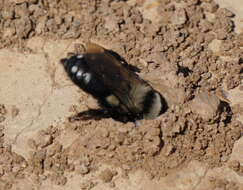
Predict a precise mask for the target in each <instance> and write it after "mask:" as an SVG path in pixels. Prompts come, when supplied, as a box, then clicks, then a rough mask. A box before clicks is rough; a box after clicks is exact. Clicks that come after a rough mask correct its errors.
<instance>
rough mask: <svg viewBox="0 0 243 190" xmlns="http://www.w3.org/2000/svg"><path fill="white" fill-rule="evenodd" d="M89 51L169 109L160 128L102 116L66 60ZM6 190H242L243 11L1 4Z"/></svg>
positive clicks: (76, 0)
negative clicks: (100, 53)
mask: <svg viewBox="0 0 243 190" xmlns="http://www.w3.org/2000/svg"><path fill="white" fill-rule="evenodd" d="M87 40H91V41H93V42H95V43H98V44H100V45H102V46H104V47H106V48H108V49H112V50H113V51H115V52H117V53H119V54H120V55H121V56H123V57H124V58H125V59H126V60H127V62H128V63H129V64H131V65H134V66H136V67H137V68H139V70H140V71H139V73H138V74H139V75H140V76H141V78H143V79H145V80H147V81H149V82H150V83H151V85H152V86H153V87H154V88H155V89H157V90H158V91H159V92H161V94H163V96H164V97H165V99H166V101H167V102H168V105H169V109H168V111H167V112H166V113H164V114H162V115H161V116H160V117H158V118H157V119H155V120H152V121H142V122H141V123H142V124H141V126H140V127H138V128H135V126H134V124H133V123H121V122H118V121H114V120H112V119H111V118H103V119H101V120H93V119H91V120H86V121H82V120H78V119H77V120H74V119H72V120H70V119H69V118H70V117H71V116H74V115H75V114H77V113H79V112H82V111H85V110H88V109H91V108H97V107H98V105H97V103H96V101H95V100H94V99H93V98H92V97H91V96H90V95H88V94H86V93H84V92H83V91H81V90H80V89H78V87H76V86H74V85H73V84H72V83H71V82H70V80H69V79H68V77H67V76H66V75H65V73H64V71H63V68H62V67H61V66H60V65H59V60H60V59H61V58H64V57H65V56H66V55H67V53H68V52H74V51H75V49H76V48H75V47H77V45H78V44H79V43H84V42H86V41H87ZM0 47H1V49H0V60H1V65H0V73H1V74H0V85H1V87H0V190H7V189H15V190H23V189H25V190H32V189H33V190H44V189H45V190H46V189H53V190H65V189H75V190H76V189H77V190H79V189H81V190H90V189H95V190H98V189H100V190H101V189H116V190H124V189H126V190H138V189H139V190H147V189H153V190H160V189H163V190H243V149H242V148H243V137H242V135H243V84H242V79H243V6H242V2H241V0H233V1H232V2H231V3H229V2H228V1H227V0H215V1H213V0H147V1H146V0H128V1H126V0H93V1H88V0H44V1H43V0H0Z"/></svg>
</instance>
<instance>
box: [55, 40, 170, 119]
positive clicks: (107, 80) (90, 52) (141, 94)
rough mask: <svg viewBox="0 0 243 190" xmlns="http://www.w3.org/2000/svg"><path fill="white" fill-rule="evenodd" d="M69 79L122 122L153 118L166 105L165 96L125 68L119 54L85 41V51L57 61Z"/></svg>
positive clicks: (162, 110)
mask: <svg viewBox="0 0 243 190" xmlns="http://www.w3.org/2000/svg"><path fill="white" fill-rule="evenodd" d="M60 62H61V63H62V65H63V66H64V69H65V71H66V73H67V75H68V76H69V77H70V79H71V80H72V81H73V82H74V83H75V84H76V85H77V86H79V87H80V88H81V89H82V90H84V91H85V92H87V93H89V94H91V95H92V96H93V97H94V98H96V99H97V100H98V102H99V104H100V106H101V107H102V108H104V110H106V111H107V112H108V113H109V114H110V115H111V117H113V118H119V119H118V120H121V121H123V122H127V121H137V120H141V119H147V120H150V119H155V118H156V117H158V116H159V115H160V114H162V113H164V112H165V111H166V109H167V103H166V101H165V99H164V97H163V96H162V95H161V94H160V93H159V92H158V91H156V90H154V89H153V88H152V86H151V85H150V84H149V83H148V82H146V81H145V80H143V79H141V78H140V77H139V76H138V75H137V74H136V73H135V72H133V71H132V70H131V69H129V68H128V64H127V63H126V62H125V60H124V59H123V58H122V57H121V56H119V54H117V53H115V52H113V51H111V50H107V49H105V48H103V47H101V46H99V45H97V44H94V43H91V42H89V43H87V44H86V50H85V53H82V54H73V55H71V56H70V57H67V58H64V59H61V61H60Z"/></svg>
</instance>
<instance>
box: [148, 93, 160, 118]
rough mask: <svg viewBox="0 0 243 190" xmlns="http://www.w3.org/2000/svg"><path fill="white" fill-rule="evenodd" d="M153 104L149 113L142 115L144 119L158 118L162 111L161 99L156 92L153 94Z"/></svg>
mask: <svg viewBox="0 0 243 190" xmlns="http://www.w3.org/2000/svg"><path fill="white" fill-rule="evenodd" d="M154 95H155V96H154V99H153V104H152V105H151V107H150V109H149V112H148V113H146V114H144V119H155V118H156V117H157V116H159V114H160V111H161V109H162V105H161V98H160V95H159V94H158V93H157V92H154Z"/></svg>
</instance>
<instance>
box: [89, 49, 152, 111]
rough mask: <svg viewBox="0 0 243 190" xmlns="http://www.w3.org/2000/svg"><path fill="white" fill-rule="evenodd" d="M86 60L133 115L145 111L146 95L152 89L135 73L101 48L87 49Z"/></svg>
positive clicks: (92, 70) (90, 67)
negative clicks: (144, 99)
mask: <svg viewBox="0 0 243 190" xmlns="http://www.w3.org/2000/svg"><path fill="white" fill-rule="evenodd" d="M85 60H86V62H87V63H88V66H89V69H90V70H91V72H93V73H94V74H95V75H96V76H97V77H98V78H99V79H100V80H102V81H103V83H104V84H105V85H106V86H107V88H109V89H110V90H111V92H112V93H113V94H114V95H115V96H116V97H117V98H118V99H119V100H120V102H121V103H122V104H123V106H125V107H126V108H127V109H128V110H129V111H130V112H132V113H140V112H141V111H142V109H143V105H142V101H143V98H144V94H146V92H148V91H149V90H151V87H150V86H149V85H148V84H147V83H146V82H145V81H143V80H142V79H140V78H139V77H138V76H137V75H136V74H135V73H133V72H132V71H130V70H128V69H127V68H125V67H124V66H123V65H122V64H121V62H120V61H119V60H117V59H116V58H115V57H114V56H113V55H111V54H110V53H109V52H108V51H106V50H105V49H103V48H102V47H100V46H97V48H96V47H95V44H92V48H90V49H89V48H88V49H87V53H86V54H85Z"/></svg>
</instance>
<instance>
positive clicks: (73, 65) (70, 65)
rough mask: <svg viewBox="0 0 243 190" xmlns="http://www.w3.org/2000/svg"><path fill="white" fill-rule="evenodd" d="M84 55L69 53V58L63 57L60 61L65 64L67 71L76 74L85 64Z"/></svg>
mask: <svg viewBox="0 0 243 190" xmlns="http://www.w3.org/2000/svg"><path fill="white" fill-rule="evenodd" d="M84 62H85V61H84V59H83V55H82V54H80V55H77V54H72V55H69V56H68V57H67V58H63V59H61V60H60V63H61V64H62V65H63V67H64V69H65V71H66V72H67V73H68V74H69V75H70V74H75V73H76V72H77V71H76V70H78V68H80V67H82V65H84Z"/></svg>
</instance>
